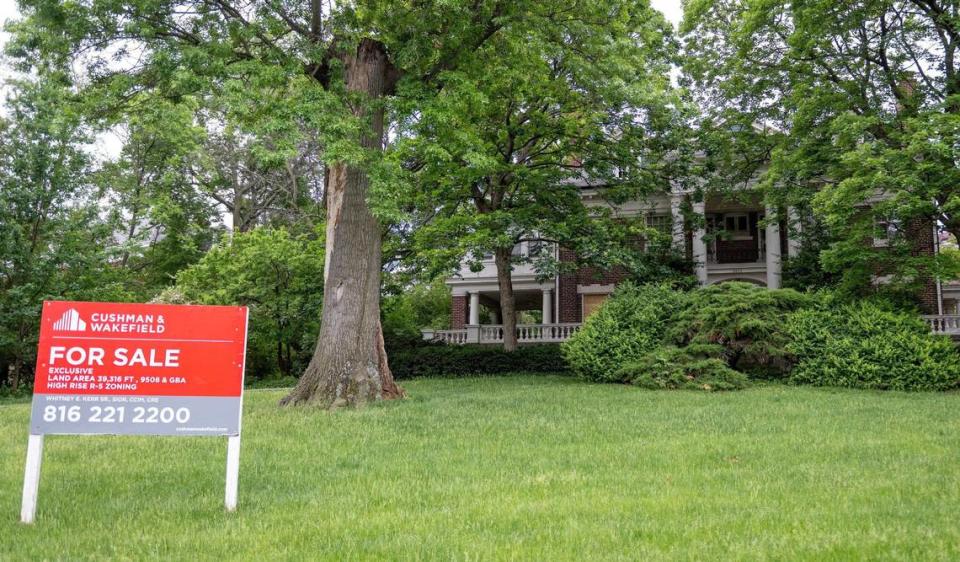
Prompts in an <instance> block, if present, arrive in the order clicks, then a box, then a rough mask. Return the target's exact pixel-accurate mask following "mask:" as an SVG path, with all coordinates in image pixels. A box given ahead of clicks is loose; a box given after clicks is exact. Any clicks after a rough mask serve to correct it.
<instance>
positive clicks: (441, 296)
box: [380, 279, 451, 340]
mask: <svg viewBox="0 0 960 562" xmlns="http://www.w3.org/2000/svg"><path fill="white" fill-rule="evenodd" d="M400 290H401V291H402V292H401V293H400V294H398V295H392V296H389V297H386V298H385V299H383V300H382V301H381V303H380V313H381V316H382V323H383V337H384V338H385V339H386V340H390V339H396V338H408V339H409V338H413V339H420V329H421V328H432V329H434V330H445V329H449V328H450V306H451V298H450V288H449V287H447V286H446V285H445V284H444V282H443V279H437V280H435V281H433V282H431V283H418V284H414V285H410V286H408V287H404V288H401V289H400Z"/></svg>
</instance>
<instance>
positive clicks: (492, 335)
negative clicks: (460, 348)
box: [423, 323, 581, 345]
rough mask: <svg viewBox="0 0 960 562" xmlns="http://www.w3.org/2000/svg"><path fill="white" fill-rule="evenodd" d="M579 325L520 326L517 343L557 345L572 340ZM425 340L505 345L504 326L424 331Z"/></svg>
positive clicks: (493, 325)
mask: <svg viewBox="0 0 960 562" xmlns="http://www.w3.org/2000/svg"><path fill="white" fill-rule="evenodd" d="M580 326H581V325H580V324H579V323H562V324H561V323H557V324H518V325H517V343H557V342H564V341H567V340H568V339H570V338H571V337H572V336H573V334H575V333H577V331H578V330H579V329H580ZM423 337H424V339H427V340H430V341H437V342H443V343H449V344H458V345H459V344H464V343H503V325H502V324H486V325H482V326H467V327H466V328H464V329H462V330H433V331H430V330H424V331H423Z"/></svg>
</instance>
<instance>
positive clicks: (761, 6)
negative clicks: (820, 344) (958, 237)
mask: <svg viewBox="0 0 960 562" xmlns="http://www.w3.org/2000/svg"><path fill="white" fill-rule="evenodd" d="M951 10H952V8H951V7H950V3H945V2H939V1H930V2H926V1H923V2H920V1H901V0H897V1H888V0H858V1H855V2H854V1H850V2H806V1H798V0H695V1H690V2H687V3H686V4H685V17H684V24H683V32H684V34H685V40H686V50H687V57H686V58H685V64H684V67H685V70H686V71H687V74H688V76H689V77H690V78H691V79H692V82H693V85H695V88H693V91H694V92H696V96H697V97H698V101H699V102H700V105H701V108H702V109H703V110H704V114H705V119H704V121H705V122H706V123H707V124H709V125H711V126H710V127H706V128H704V127H701V128H700V129H699V130H712V131H714V132H720V133H722V132H724V131H726V130H729V128H730V127H731V125H734V126H735V127H737V128H738V129H740V130H744V131H745V130H749V129H752V128H754V127H756V128H760V127H763V128H764V129H765V130H764V131H763V133H762V134H753V135H749V134H748V135H735V134H734V135H726V136H725V137H724V135H722V134H719V135H715V136H714V139H717V140H719V142H717V143H714V144H711V145H709V146H705V147H704V148H705V152H706V153H707V154H708V160H711V161H712V162H713V163H714V164H716V166H717V167H718V169H722V170H724V171H725V172H726V171H733V172H736V171H738V170H748V173H747V174H746V176H747V177H749V176H753V175H755V174H756V175H757V176H759V179H760V180H761V182H760V185H762V186H763V188H764V189H766V197H767V200H768V202H775V203H776V204H777V205H779V206H781V207H786V206H787V205H791V206H794V207H797V208H802V209H809V210H811V211H812V213H813V215H814V216H815V218H816V220H817V224H816V227H815V229H816V231H818V232H819V233H822V234H825V236H824V238H825V241H826V244H825V245H824V246H823V247H822V249H821V248H818V249H819V250H821V251H820V255H819V265H820V266H821V267H822V271H823V273H825V274H827V276H829V277H833V278H836V279H837V280H838V281H840V287H841V288H842V289H843V290H845V291H846V292H848V293H851V294H865V293H869V292H872V279H873V277H874V276H875V275H878V274H880V275H884V276H887V277H888V280H889V282H890V283H892V284H898V285H903V286H904V287H905V288H908V289H916V286H917V285H918V284H921V283H923V282H924V281H925V279H924V277H928V276H929V275H936V276H939V277H940V278H949V277H950V276H952V275H955V274H956V272H957V269H958V265H960V264H958V262H957V260H956V259H955V256H945V255H943V256H930V255H925V253H924V252H918V251H917V248H915V247H914V244H915V242H916V239H917V236H916V234H915V233H914V232H913V230H914V229H915V228H924V229H930V228H932V227H933V225H934V224H938V223H939V224H940V225H942V226H943V228H945V229H946V230H948V231H950V232H952V233H954V234H956V233H957V232H958V231H960V220H958V218H957V217H958V216H960V215H958V214H957V209H958V208H960V198H958V196H957V194H958V191H957V189H956V185H957V184H958V182H960V168H958V167H957V165H956V162H957V159H958V145H957V142H956V139H957V132H958V130H960V97H958V95H960V81H958V80H957V79H956V76H957V75H958V74H957V73H958V69H957V68H956V63H955V62H954V61H956V60H958V59H957V56H956V55H957V44H956V43H955V42H954V41H948V40H945V39H944V37H956V36H957V34H958V33H960V19H958V18H956V17H954V16H950V17H945V14H947V13H953V12H952V11H951ZM934 69H937V70H934ZM750 136H752V137H753V138H748V137H750ZM738 137H739V138H738ZM758 137H759V138H758ZM758 141H759V142H758ZM731 154H732V155H735V157H734V158H727V159H725V158H723V156H724V155H731ZM717 155H719V156H717ZM741 177H743V176H741ZM718 178H719V179H721V180H722V179H724V174H719V175H718ZM880 194H882V196H880V197H878V195H880ZM868 206H869V207H871V209H870V210H869V212H867V211H866V207H868ZM877 219H884V220H887V221H888V224H890V225H891V228H890V230H891V233H892V234H893V236H892V237H891V238H890V240H889V241H888V243H887V244H884V245H882V246H880V247H877V246H874V245H873V244H871V239H872V238H873V236H874V235H875V233H876V220H877ZM808 265H812V264H808ZM807 269H808V271H811V272H812V271H815V268H807Z"/></svg>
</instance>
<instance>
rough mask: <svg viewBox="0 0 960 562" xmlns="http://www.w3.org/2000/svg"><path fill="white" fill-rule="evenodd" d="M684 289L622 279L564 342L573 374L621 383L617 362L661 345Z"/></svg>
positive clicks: (631, 358) (619, 365)
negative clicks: (680, 290)
mask: <svg viewBox="0 0 960 562" xmlns="http://www.w3.org/2000/svg"><path fill="white" fill-rule="evenodd" d="M683 300H684V295H683V293H680V292H678V291H675V290H673V289H671V288H670V287H668V286H665V285H644V286H640V287H637V286H634V285H631V284H624V285H621V286H620V287H618V288H617V290H616V291H615V292H614V294H613V295H612V296H611V297H610V299H608V300H607V302H605V303H604V304H603V306H601V307H600V309H599V310H597V311H596V312H595V313H594V314H593V315H592V316H590V317H589V318H588V319H587V321H586V322H585V323H584V325H583V327H582V328H581V329H580V331H579V332H578V333H577V334H576V335H574V336H573V337H572V338H571V339H570V340H569V341H567V342H566V343H564V344H563V346H562V349H563V355H564V357H565V358H566V359H567V362H568V363H569V364H570V368H571V369H572V370H573V372H574V373H576V374H577V376H579V377H581V378H583V379H586V380H590V381H596V382H625V381H624V380H623V379H622V378H620V376H619V375H618V370H619V369H620V367H622V366H623V365H625V364H626V363H629V362H632V361H636V360H638V359H640V358H641V357H643V355H644V354H646V353H647V352H649V351H651V350H653V349H654V348H655V347H657V346H658V345H659V344H660V341H661V339H662V338H663V335H664V332H665V330H666V327H667V322H668V320H669V317H670V315H671V314H672V313H673V312H674V311H675V310H676V309H677V308H678V307H679V306H680V304H681V303H682V302H683Z"/></svg>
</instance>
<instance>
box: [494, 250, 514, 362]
mask: <svg viewBox="0 0 960 562" xmlns="http://www.w3.org/2000/svg"><path fill="white" fill-rule="evenodd" d="M512 252H513V248H497V250H496V252H495V253H494V260H495V262H496V264H497V284H498V285H499V286H500V314H501V315H502V316H503V318H502V319H501V322H503V349H504V351H515V350H516V349H517V307H516V303H515V302H514V299H513V267H512V266H511V264H510V258H511V255H512Z"/></svg>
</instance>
